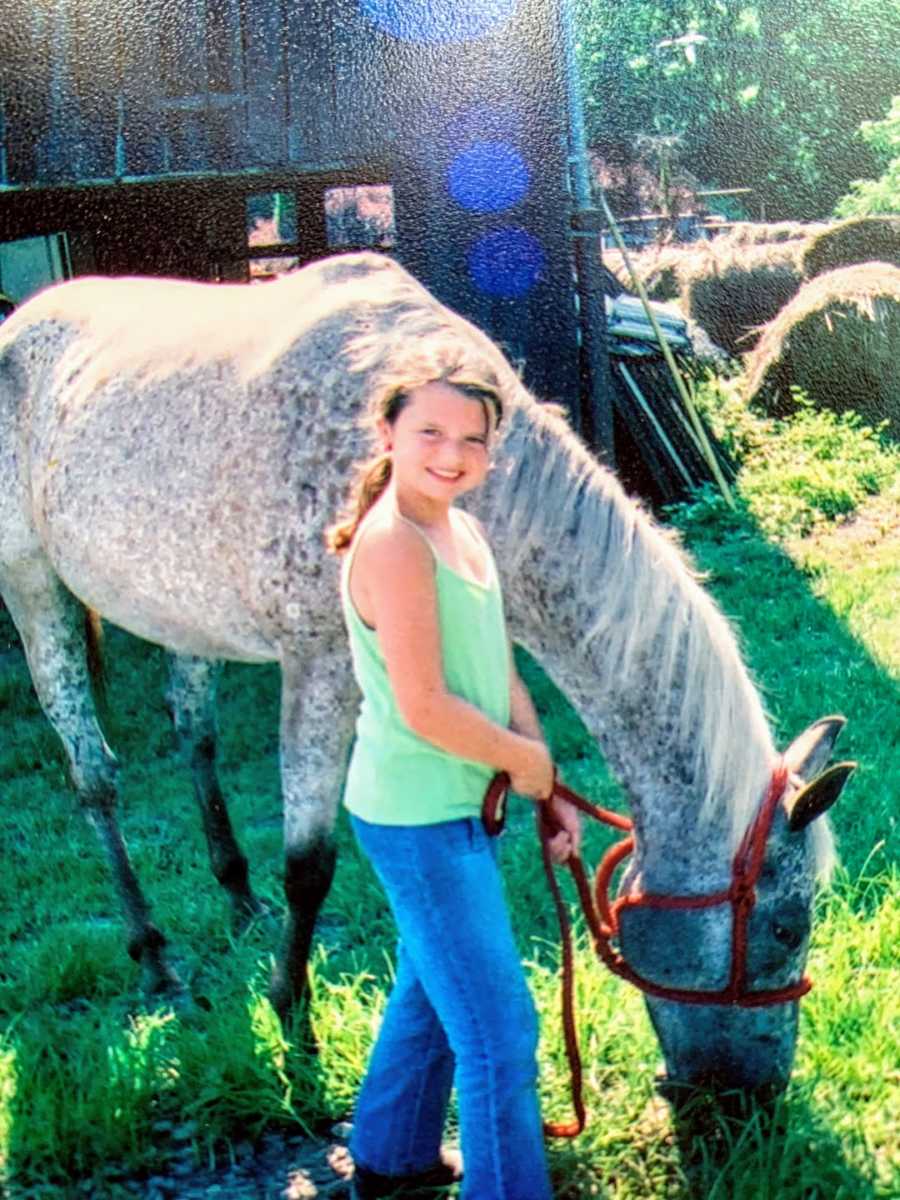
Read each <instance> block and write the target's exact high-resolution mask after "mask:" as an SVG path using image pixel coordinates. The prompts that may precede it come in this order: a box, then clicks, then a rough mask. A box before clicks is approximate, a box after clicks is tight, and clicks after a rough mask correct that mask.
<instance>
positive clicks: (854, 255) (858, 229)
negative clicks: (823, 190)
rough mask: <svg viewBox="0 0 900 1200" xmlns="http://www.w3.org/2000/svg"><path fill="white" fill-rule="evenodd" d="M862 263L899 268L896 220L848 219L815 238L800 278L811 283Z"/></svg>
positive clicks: (899, 228)
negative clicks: (822, 276)
mask: <svg viewBox="0 0 900 1200" xmlns="http://www.w3.org/2000/svg"><path fill="white" fill-rule="evenodd" d="M865 262H883V263H891V264H892V265H893V266H895V267H900V217H850V219H849V220H847V221H838V222H837V224H835V225H831V226H830V227H829V228H828V229H825V230H823V231H822V232H821V233H818V234H815V235H814V236H813V237H812V238H810V240H809V242H808V243H807V246H806V249H805V251H804V254H803V263H802V266H803V274H804V275H805V277H806V278H807V279H815V277H816V276H817V275H824V274H825V272H826V271H836V270H837V269H838V268H839V267H851V266H853V265H854V264H855V263H865Z"/></svg>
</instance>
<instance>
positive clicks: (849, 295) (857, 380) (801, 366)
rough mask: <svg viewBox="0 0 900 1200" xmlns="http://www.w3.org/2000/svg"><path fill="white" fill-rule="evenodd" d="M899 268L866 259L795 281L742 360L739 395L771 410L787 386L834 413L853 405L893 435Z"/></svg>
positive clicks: (898, 429)
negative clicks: (743, 384)
mask: <svg viewBox="0 0 900 1200" xmlns="http://www.w3.org/2000/svg"><path fill="white" fill-rule="evenodd" d="M898 361H900V269H898V268H897V267H894V266H892V265H890V264H888V263H878V262H867V263H862V264H859V265H857V266H854V267H842V268H841V269H840V270H837V271H829V272H828V273H827V274H825V275H819V276H818V278H816V279H813V280H811V281H810V282H809V283H806V284H804V285H803V287H802V288H801V290H800V291H799V292H798V294H797V295H796V296H795V297H794V299H793V300H792V301H791V303H790V304H789V305H788V306H787V307H786V308H785V309H784V310H783V311H782V312H780V313H779V314H778V316H777V317H776V318H775V320H774V321H772V322H771V323H770V324H769V325H768V326H767V327H766V329H765V330H764V331H763V334H762V337H761V338H760V340H759V344H758V345H757V347H756V349H755V351H754V352H753V354H752V355H751V356H750V358H749V360H748V363H747V397H748V399H749V400H751V401H756V402H757V403H759V404H760V405H761V406H762V407H763V408H765V409H766V410H767V411H768V412H769V413H770V414H771V415H774V416H782V415H784V414H785V413H787V412H790V411H792V410H793V409H794V408H795V407H796V405H795V402H794V400H793V397H792V395H791V388H793V387H799V388H802V389H803V390H804V391H805V392H806V394H807V395H808V397H809V398H810V400H812V401H813V402H814V403H815V404H817V405H821V406H823V407H827V408H831V409H834V411H835V412H846V411H847V410H848V409H853V410H855V411H856V412H858V413H859V414H860V415H861V416H862V417H863V419H864V420H865V421H866V422H867V423H869V424H871V425H876V424H878V423H879V422H881V421H885V420H887V421H889V422H890V424H889V426H888V432H889V433H890V434H891V436H892V437H895V438H900V371H898V370H897V362H898Z"/></svg>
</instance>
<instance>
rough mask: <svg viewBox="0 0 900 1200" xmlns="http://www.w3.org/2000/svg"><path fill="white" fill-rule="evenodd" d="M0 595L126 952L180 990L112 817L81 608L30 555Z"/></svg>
mask: <svg viewBox="0 0 900 1200" xmlns="http://www.w3.org/2000/svg"><path fill="white" fill-rule="evenodd" d="M2 593H3V599H4V600H5V602H6V606H7V608H8V609H9V612H10V615H11V617H12V619H13V621H14V622H15V625H16V628H17V629H18V631H19V636H20V637H21V639H22V645H23V647H24V649H25V655H26V658H27V660H28V667H29V670H30V671H31V678H32V682H33V683H34V688H35V691H36V692H37V696H38V700H39V701H40V704H41V708H42V709H43V710H44V712H45V713H46V715H47V717H48V719H49V720H50V722H51V724H52V725H53V727H54V729H55V730H56V732H57V733H58V734H59V737H60V738H61V740H62V743H63V746H64V748H65V752H66V755H67V757H68V761H69V774H70V777H71V780H72V783H73V785H74V787H75V790H76V793H77V795H78V799H79V801H80V802H81V805H82V808H83V809H84V812H85V815H86V817H87V819H88V821H89V822H90V824H91V825H92V826H93V828H94V829H95V830H96V832H97V835H98V837H99V838H100V841H101V843H102V845H103V848H104V850H105V852H106V857H107V859H108V861H109V866H110V869H111V871H112V877H113V882H114V884H115V887H116V891H117V892H118V895H119V900H120V902H121V905H122V910H123V912H124V914H125V922H126V926H127V931H128V953H129V954H130V955H131V957H132V958H133V959H134V960H135V962H139V963H140V964H141V967H142V969H143V972H144V981H145V984H146V986H147V988H148V990H149V991H151V992H154V993H156V992H168V993H177V992H180V991H182V990H183V985H182V983H181V981H180V980H179V978H178V976H177V975H176V974H175V972H174V971H173V970H172V968H171V967H170V966H169V965H168V963H167V962H166V959H165V953H164V949H163V948H164V946H165V940H166V939H165V938H164V936H163V935H162V933H161V932H160V931H159V929H157V927H156V926H155V925H154V924H153V922H152V921H151V920H150V906H149V904H148V903H147V901H146V900H145V898H144V895H143V892H142V891H141V886H140V884H139V883H138V880H137V876H136V875H135V873H134V868H133V867H132V865H131V860H130V858H129V855H128V849H127V847H126V845H125V841H124V839H123V837H122V834H121V831H120V829H119V825H118V822H117V820H116V798H117V797H116V780H115V775H116V762H115V758H114V756H113V753H112V751H111V750H110V749H109V747H108V746H107V744H106V741H105V740H104V737H103V734H102V732H101V730H100V726H99V723H98V721H97V714H96V711H95V707H94V699H93V695H92V693H91V685H90V680H89V678H88V670H87V664H86V644H85V633H84V609H83V607H82V606H81V604H80V603H79V602H78V601H77V600H76V599H75V597H74V596H72V594H71V593H70V592H68V591H67V590H66V589H65V588H64V587H63V586H62V584H61V583H60V581H59V579H58V578H57V576H56V574H55V572H54V571H53V569H52V567H51V566H50V565H49V563H48V562H47V561H46V560H45V559H43V558H40V559H37V558H32V559H29V560H28V561H25V562H22V561H20V562H19V563H17V564H16V566H15V567H14V568H12V569H11V570H9V571H8V572H5V573H4V575H3V580H2Z"/></svg>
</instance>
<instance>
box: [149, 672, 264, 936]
mask: <svg viewBox="0 0 900 1200" xmlns="http://www.w3.org/2000/svg"><path fill="white" fill-rule="evenodd" d="M221 670H222V664H221V663H220V662H215V661H213V660H212V659H208V658H195V657H193V656H189V655H170V656H169V690H168V693H167V696H168V699H169V702H170V704H171V708H172V721H173V723H174V725H175V732H176V734H177V736H178V746H179V749H180V751H181V754H182V756H183V758H184V760H185V762H186V763H187V765H188V766H189V767H190V769H191V775H192V777H193V780H194V795H195V796H196V798H197V803H198V804H199V805H200V813H201V816H202V818H203V832H204V833H205V834H206V845H207V849H208V850H209V862H210V866H211V867H212V873H213V875H215V877H216V879H217V880H218V881H219V883H220V884H221V885H222V887H223V888H224V889H225V891H226V892H227V893H228V898H229V900H230V901H231V906H232V910H233V916H234V923H235V928H236V929H237V930H240V929H243V928H245V927H246V926H247V925H248V924H249V922H250V921H251V920H252V919H253V918H254V917H257V916H259V915H260V914H261V913H262V912H264V911H265V910H264V908H263V905H261V904H260V902H259V901H258V900H257V898H256V896H254V894H253V892H252V890H251V888H250V879H249V873H248V869H247V859H246V857H245V856H244V854H243V853H242V851H241V848H240V846H239V845H238V843H237V839H236V838H235V836H234V831H233V830H232V828H231V821H230V819H229V816H228V808H227V806H226V804H225V797H224V796H223V795H222V789H221V788H220V787H219V778H218V775H217V773H216V742H217V735H218V729H217V726H216V685H217V684H218V681H219V676H220V675H221Z"/></svg>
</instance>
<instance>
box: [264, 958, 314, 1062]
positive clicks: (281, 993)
mask: <svg viewBox="0 0 900 1200" xmlns="http://www.w3.org/2000/svg"><path fill="white" fill-rule="evenodd" d="M269 1003H270V1004H271V1005H272V1008H273V1009H274V1010H275V1015H276V1016H277V1017H278V1020H279V1021H280V1022H281V1028H282V1030H283V1032H284V1035H285V1037H289V1038H290V1040H291V1041H292V1042H293V1043H294V1045H295V1046H297V1047H298V1048H299V1049H301V1050H303V1051H304V1053H306V1054H312V1055H318V1053H319V1045H318V1042H317V1041H316V1035H315V1034H314V1033H313V1027H312V1021H311V1020H310V1016H309V1004H308V1002H307V1000H306V999H305V998H304V999H300V1000H298V999H297V998H296V997H295V995H294V992H293V990H292V989H291V988H290V987H288V986H286V985H285V983H284V982H283V981H282V980H281V979H280V978H279V977H278V976H276V977H275V978H274V979H273V980H272V984H271V986H270V987H269Z"/></svg>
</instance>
